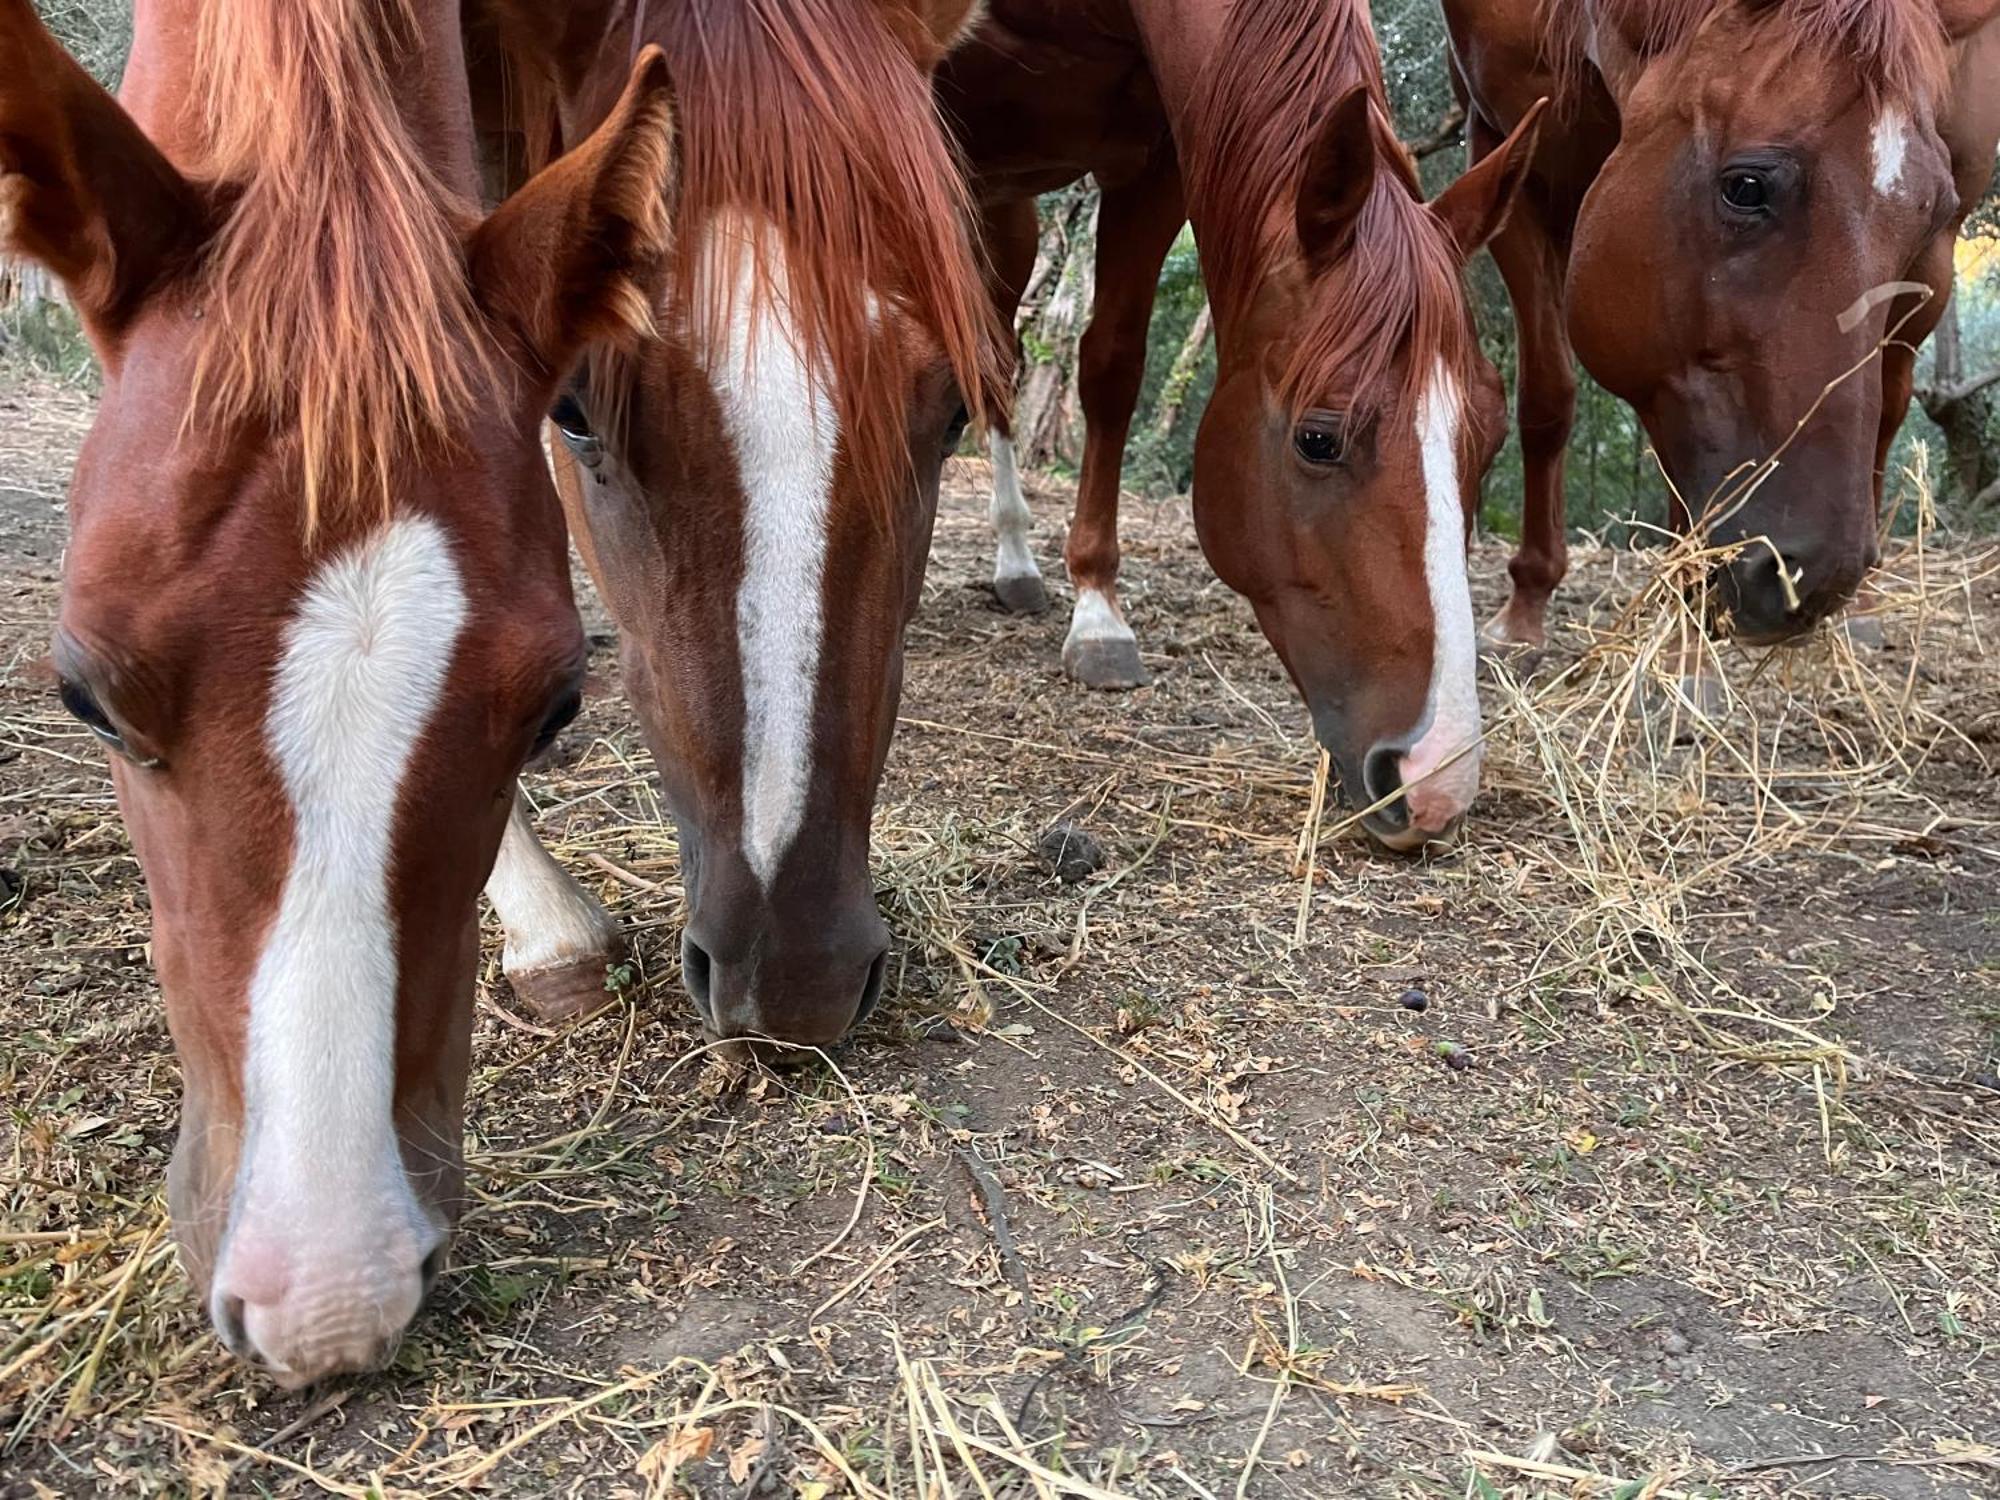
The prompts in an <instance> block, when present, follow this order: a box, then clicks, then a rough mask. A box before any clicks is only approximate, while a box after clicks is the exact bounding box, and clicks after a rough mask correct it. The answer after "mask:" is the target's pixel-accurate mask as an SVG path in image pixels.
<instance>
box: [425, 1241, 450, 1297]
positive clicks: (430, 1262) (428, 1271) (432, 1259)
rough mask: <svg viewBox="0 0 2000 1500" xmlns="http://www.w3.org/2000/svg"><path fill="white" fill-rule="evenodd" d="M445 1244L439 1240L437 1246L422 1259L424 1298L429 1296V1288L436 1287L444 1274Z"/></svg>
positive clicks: (445, 1242)
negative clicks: (439, 1278)
mask: <svg viewBox="0 0 2000 1500" xmlns="http://www.w3.org/2000/svg"><path fill="white" fill-rule="evenodd" d="M447 1243H448V1242H447V1241H445V1240H439V1241H438V1242H437V1244H436V1245H435V1246H433V1247H432V1249H431V1253H430V1254H429V1255H426V1256H425V1257H424V1264H423V1278H424V1290H423V1295H424V1296H426V1297H428V1296H429V1295H430V1294H431V1288H432V1287H434V1286H436V1285H437V1281H438V1277H440V1276H441V1275H443V1274H444V1254H445V1249H446V1247H447Z"/></svg>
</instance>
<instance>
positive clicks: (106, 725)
mask: <svg viewBox="0 0 2000 1500" xmlns="http://www.w3.org/2000/svg"><path fill="white" fill-rule="evenodd" d="M56 692H57V695H58V696H59V697H60V698H61V699H62V706H63V707H64V708H66V709H68V710H69V713H70V716H71V717H72V718H74V719H75V720H76V721H77V722H78V723H79V724H81V725H83V727H84V728H85V729H88V730H89V731H90V732H91V733H92V734H94V735H96V736H97V737H98V738H99V739H100V740H103V741H104V743H105V744H107V745H109V746H110V747H111V748H112V749H114V750H123V749H124V748H125V737H124V736H123V735H121V734H120V733H119V732H118V728H117V726H116V725H114V724H113V723H112V722H111V716H110V715H109V714H107V713H105V711H104V710H103V709H101V708H99V707H98V706H97V700H96V699H95V698H93V697H91V696H90V690H89V689H88V688H86V687H84V686H83V685H82V684H80V683H76V682H72V681H70V680H69V678H67V677H65V678H63V679H62V680H61V682H60V684H59V685H58V686H57V689H56Z"/></svg>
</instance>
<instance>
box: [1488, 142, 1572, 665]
mask: <svg viewBox="0 0 2000 1500" xmlns="http://www.w3.org/2000/svg"><path fill="white" fill-rule="evenodd" d="M1472 141H1473V157H1474V160H1477V159H1478V158H1479V157H1482V156H1484V155H1485V154H1486V153H1487V152H1489V151H1491V150H1493V149H1495V148H1496V147H1497V146H1498V145H1499V144H1500V141H1501V136H1500V134H1499V132H1498V131H1496V130H1494V129H1493V128H1492V127H1491V126H1490V125H1487V124H1485V122H1483V121H1480V120H1478V119H1476V118H1475V120H1474V124H1473V130H1472ZM1530 187H1532V184H1530ZM1491 248H1492V251H1493V259H1494V260H1495V261H1496V262H1498V264H1499V266H1500V275H1501V277H1502V279H1503V280H1505V282H1506V283H1507V296H1508V299H1509V300H1510V301H1511V302H1512V303H1513V304H1514V323H1515V326H1516V328H1517V329H1518V330H1519V333H1518V338H1519V345H1518V354H1517V357H1516V364H1515V378H1516V384H1517V386H1518V390H1517V392H1516V396H1515V413H1516V417H1517V419H1518V421H1519V424H1520V429H1521V473H1522V481H1523V483H1522V496H1521V542H1520V545H1519V546H1518V547H1516V548H1515V549H1514V556H1513V559H1512V560H1511V561H1510V562H1509V563H1508V564H1507V572H1508V574H1509V576H1510V577H1511V578H1512V579H1513V583H1514V587H1513V590H1512V592H1511V593H1510V594H1509V595H1508V598H1507V603H1506V604H1505V605H1504V606H1503V607H1502V608H1501V611H1500V613H1499V614H1498V615H1497V616H1495V617H1494V619H1493V620H1492V621H1491V622H1490V623H1489V624H1488V625H1487V627H1486V631H1485V634H1486V638H1487V640H1488V641H1489V642H1491V643H1493V644H1496V645H1509V646H1539V645H1541V644H1542V643H1543V642H1544V641H1546V640H1547V638H1548V627H1547V617H1548V608H1549V595H1550V594H1551V593H1553V592H1554V591H1555V587H1556V585H1557V584H1558V583H1560V582H1562V576H1563V574H1564V573H1565V572H1567V571H1568V569H1569V542H1568V540H1567V538H1566V536H1565V534H1564V531H1563V459H1564V455H1565V452H1566V450H1567V449H1568V447H1569V434H1570V428H1571V426H1572V425H1573V424H1574V422H1575V419H1576V376H1575V374H1574V372H1573V369H1572V365H1571V359H1570V349H1569V335H1568V333H1567V332H1566V331H1565V330H1564V328H1563V314H1562V291H1563V270H1562V264H1561V262H1560V260H1559V258H1558V256H1557V252H1556V245H1555V240H1554V237H1553V236H1552V235H1551V234H1550V232H1549V226H1548V221H1547V219H1546V218H1545V217H1544V211H1543V209H1542V208H1541V206H1540V205H1539V204H1538V203H1537V202H1536V200H1535V196H1534V194H1533V193H1532V192H1530V191H1523V193H1522V194H1521V197H1520V201H1519V202H1517V203H1516V204H1515V205H1514V211H1513V213H1511V214H1509V215H1508V216H1507V223H1506V227H1505V228H1503V229H1502V230H1501V231H1500V233H1499V234H1498V235H1496V236H1495V237H1494V239H1493V243H1492V246H1491Z"/></svg>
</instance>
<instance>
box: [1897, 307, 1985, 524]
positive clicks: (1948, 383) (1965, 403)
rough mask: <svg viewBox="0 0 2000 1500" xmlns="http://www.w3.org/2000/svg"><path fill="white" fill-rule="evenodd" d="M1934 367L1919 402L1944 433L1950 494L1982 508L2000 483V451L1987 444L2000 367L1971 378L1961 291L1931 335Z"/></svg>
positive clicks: (1968, 507)
mask: <svg viewBox="0 0 2000 1500" xmlns="http://www.w3.org/2000/svg"><path fill="white" fill-rule="evenodd" d="M1931 349H1932V358H1933V360H1934V361H1935V363H1934V366H1933V368H1932V374H1931V381H1930V383H1929V384H1928V385H1920V386H1918V387H1917V392H1916V395H1917V400H1918V401H1919V402H1920V403H1921V404H1922V406H1923V408H1924V411H1925V413H1926V415H1928V416H1929V417H1930V419H1931V420H1932V421H1933V422H1935V423H1937V425H1938V430H1939V431H1940V432H1942V433H1943V434H1944V479H1945V493H1946V494H1947V495H1948V496H1949V497H1950V498H1951V499H1952V500H1953V501H1956V502H1959V503H1962V504H1963V505H1964V506H1965V507H1966V512H1967V514H1966V515H1965V516H1964V517H1963V518H1962V519H1966V520H1969V519H1970V518H1971V513H1972V512H1973V511H1975V510H1977V509H1979V508H1981V507H1982V506H1983V504H1984V503H1985V502H1986V497H1987V494H1988V493H1989V492H1990V491H1991V490H1992V488H1993V486H1994V485H1995V484H1996V483H2000V454H1995V453H1994V451H1993V450H1992V448H1990V447H1989V446H1988V434H1989V432H1990V431H1991V429H1992V426H1993V391H1994V385H1995V380H1996V378H2000V371H1987V372H1985V373H1983V374H1975V375H1974V376H1972V377H1970V378H1968V377H1967V375H1966V373H1965V345H1964V339H1963V335H1962V334H1961V332H1960V329H1959V321H1958V293H1957V292H1956V291H1953V293H1952V295H1951V297H1950V298H1949V299H1948V300H1947V301H1946V302H1945V305H1944V317H1943V319H1942V320H1941V321H1940V322H1939V323H1938V326H1937V332H1936V333H1935V334H1933V335H1932V338H1931Z"/></svg>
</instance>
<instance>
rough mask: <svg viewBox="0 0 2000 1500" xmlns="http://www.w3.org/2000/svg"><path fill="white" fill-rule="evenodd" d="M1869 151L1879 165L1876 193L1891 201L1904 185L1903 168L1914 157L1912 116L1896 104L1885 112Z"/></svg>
mask: <svg viewBox="0 0 2000 1500" xmlns="http://www.w3.org/2000/svg"><path fill="white" fill-rule="evenodd" d="M1868 149H1869V156H1870V158H1871V159H1872V160H1873V162H1874V164H1875V192H1876V194H1877V195H1878V196H1879V197H1883V198H1887V197H1889V196H1890V195H1891V194H1893V193H1894V192H1895V191H1896V189H1897V188H1899V187H1901V186H1902V185H1903V166H1904V163H1905V162H1907V161H1908V160H1909V156H1910V117H1909V116H1908V115H1907V114H1905V113H1903V111H1902V110H1900V109H1898V108H1897V107H1896V106H1895V105H1893V104H1892V105H1890V106H1889V107H1888V108H1887V109H1885V110H1883V111H1882V113H1881V115H1880V116H1878V117H1877V118H1876V121H1875V129H1874V132H1873V134H1872V135H1870V137H1869V140H1868Z"/></svg>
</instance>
